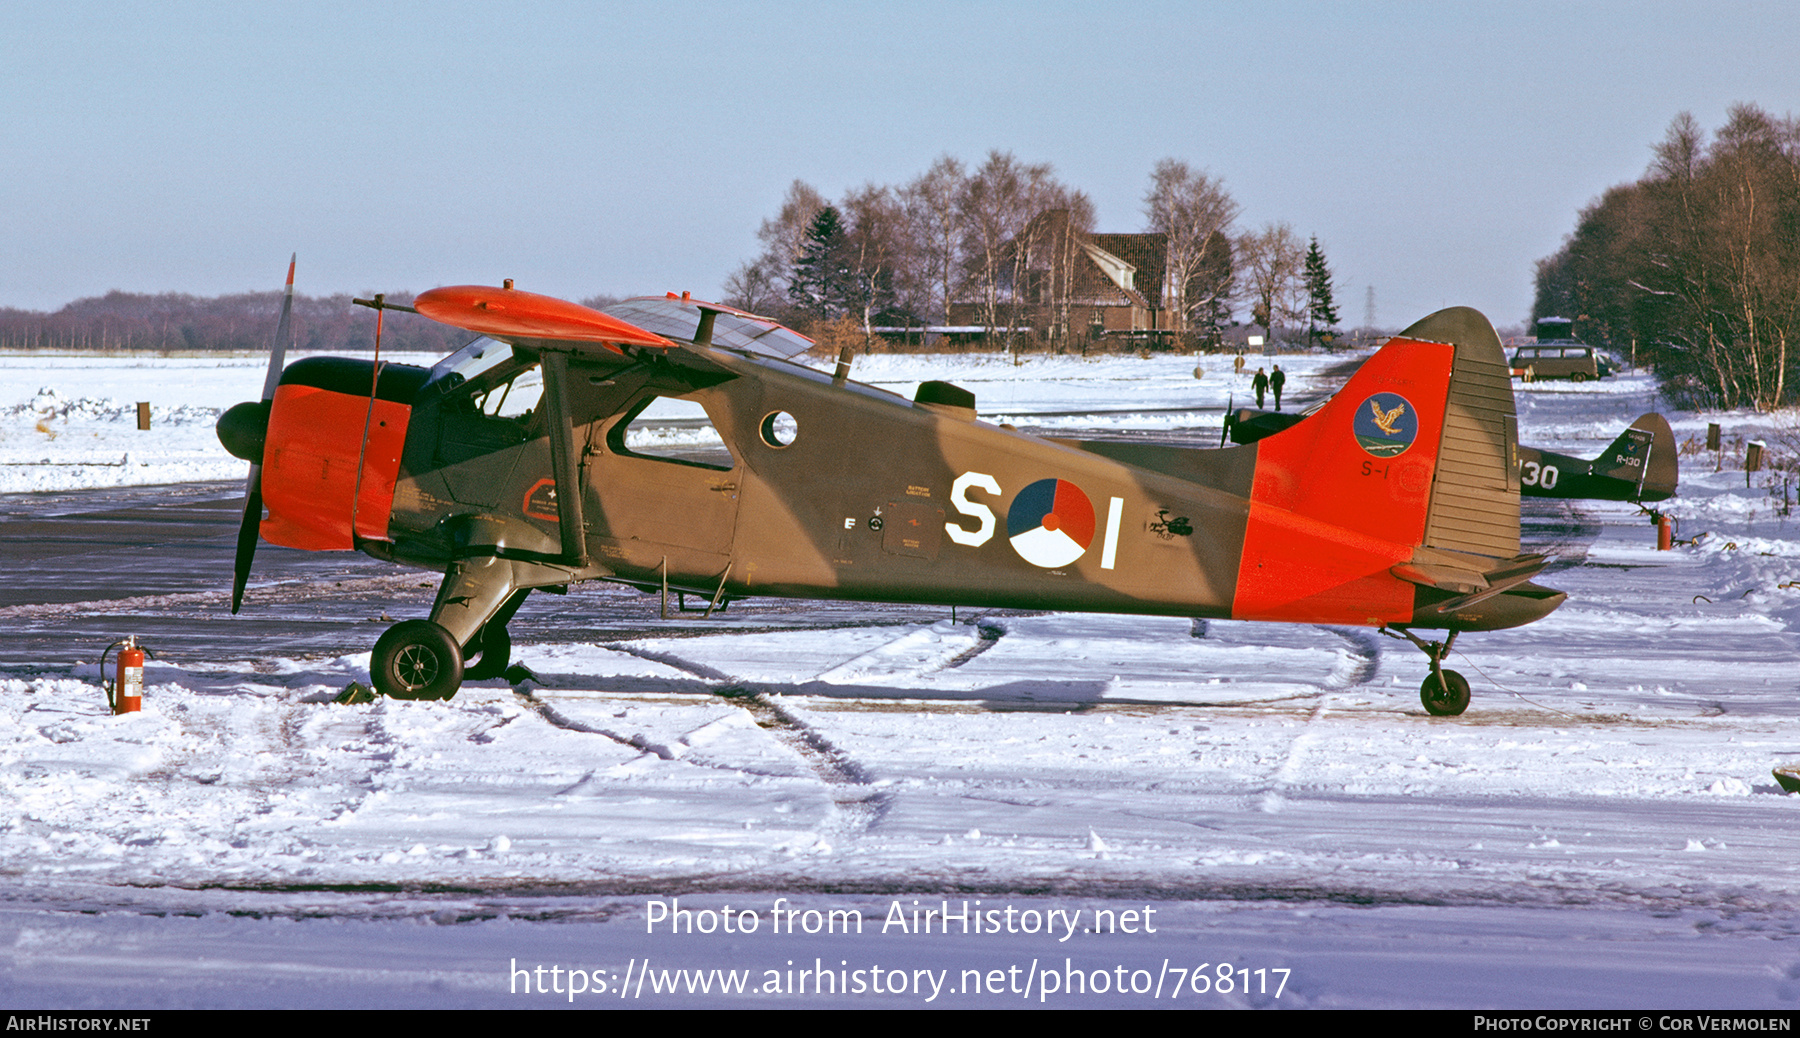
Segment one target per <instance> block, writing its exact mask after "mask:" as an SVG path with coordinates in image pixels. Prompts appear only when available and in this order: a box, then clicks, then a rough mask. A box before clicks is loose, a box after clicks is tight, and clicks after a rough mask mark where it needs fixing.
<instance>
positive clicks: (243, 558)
mask: <svg viewBox="0 0 1800 1038" xmlns="http://www.w3.org/2000/svg"><path fill="white" fill-rule="evenodd" d="M298 258H299V254H298V253H296V254H294V255H293V256H290V257H288V274H287V291H286V294H285V295H284V296H283V298H282V301H281V320H280V322H279V323H278V324H276V326H275V342H274V344H273V345H272V346H270V348H269V373H268V375H266V376H265V377H264V378H263V391H262V399H261V400H260V401H258V402H256V403H242V404H236V405H234V406H232V407H231V408H230V409H229V410H227V411H226V412H225V413H224V414H222V415H220V416H219V425H218V431H219V442H220V443H222V444H224V445H225V449H226V450H227V451H229V452H231V455H232V456H233V457H236V458H242V459H244V460H245V461H248V462H249V463H250V478H249V479H248V480H247V481H246V482H245V484H244V518H243V520H242V521H241V522H240V523H239V524H238V539H237V559H236V564H235V567H234V569H233V572H232V579H231V612H232V614H233V615H235V614H236V613H237V611H238V607H239V606H241V605H242V604H243V601H244V585H245V584H246V583H248V582H249V580H250V560H251V559H252V558H253V557H254V556H255V555H256V541H257V538H258V536H259V535H260V533H261V527H262V513H263V503H262V455H263V441H264V439H265V438H266V437H267V435H268V431H269V405H270V402H271V401H273V400H274V399H275V388H276V387H277V386H279V385H280V384H281V369H282V361H283V359H284V358H285V357H286V356H287V341H288V327H289V324H290V322H291V320H292V318H293V313H294V261H295V260H296V259H298Z"/></svg>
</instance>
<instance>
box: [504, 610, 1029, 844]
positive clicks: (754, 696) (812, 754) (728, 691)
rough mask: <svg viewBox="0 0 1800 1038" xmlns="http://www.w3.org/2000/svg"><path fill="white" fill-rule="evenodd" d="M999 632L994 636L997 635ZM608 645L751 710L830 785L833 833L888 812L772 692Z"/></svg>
mask: <svg viewBox="0 0 1800 1038" xmlns="http://www.w3.org/2000/svg"><path fill="white" fill-rule="evenodd" d="M997 637H998V635H996V638H997ZM608 648H611V649H614V650H616V651H618V652H623V653H626V654H628V655H631V656H636V657H638V658H639V659H644V660H649V661H651V662H653V663H661V664H663V665H664V666H666V667H672V668H674V669H675V670H679V671H682V672H684V673H687V674H692V675H693V676H695V677H697V678H699V679H701V680H703V681H706V682H708V683H709V684H711V685H712V686H713V689H712V691H713V694H714V695H716V696H719V697H720V698H723V699H725V700H727V701H729V702H731V703H732V704H734V705H735V706H737V707H739V708H740V709H742V710H743V711H744V712H745V713H747V714H749V715H750V719H751V720H752V721H754V722H756V726H757V727H758V728H761V729H762V730H763V731H766V732H768V733H769V734H770V735H771V736H772V737H774V738H775V739H776V741H778V742H780V743H781V744H782V745H784V746H786V747H788V748H789V749H790V750H792V751H793V752H794V753H795V754H796V755H798V756H799V757H800V759H801V760H802V761H804V762H805V764H806V766H807V768H808V769H810V770H811V771H812V773H813V774H814V776H816V777H817V778H818V779H819V781H820V782H822V783H824V784H825V785H826V786H827V787H828V788H830V790H831V800H832V804H833V806H834V807H835V808H836V809H837V812H838V817H839V818H840V819H841V820H842V821H841V824H839V825H836V826H832V827H831V828H832V829H833V835H836V836H840V837H843V836H850V837H854V836H860V835H862V834H863V833H865V832H868V831H869V830H870V829H871V828H873V827H874V826H875V825H876V824H878V823H879V822H880V821H881V818H882V817H883V816H884V815H886V814H887V811H888V808H889V807H890V806H891V803H892V797H891V796H890V794H888V793H885V792H882V791H880V790H878V789H876V788H875V785H874V780H873V779H871V778H870V776H869V774H868V772H867V771H865V770H863V768H862V766H861V765H860V764H858V763H857V762H856V761H855V760H854V759H853V758H852V757H851V756H850V755H849V754H848V753H846V752H844V750H843V749H841V748H840V747H838V746H837V745H836V744H834V743H832V741H831V740H830V739H828V738H826V737H825V735H824V733H822V732H820V731H819V730H818V729H817V728H814V727H813V726H811V725H809V724H807V723H806V722H805V721H802V720H800V719H799V718H798V717H795V716H794V715H793V713H792V712H790V711H789V710H787V709H786V708H784V707H783V706H781V705H780V704H779V703H778V702H776V701H775V699H774V697H771V696H770V695H768V694H767V693H766V692H761V691H757V690H755V689H750V688H745V687H744V686H742V685H741V684H737V683H734V682H733V681H732V680H731V679H730V678H729V677H728V676H727V675H725V674H723V673H721V672H719V671H717V670H714V669H713V668H711V667H708V666H706V665H704V664H700V663H694V662H692V661H690V660H686V659H683V658H682V657H680V656H676V655H674V654H673V653H667V652H656V651H652V650H647V649H639V648H635V647H632V646H628V645H618V644H615V645H610V646H608ZM519 695H520V696H521V698H523V699H525V700H526V701H527V702H528V703H529V704H530V705H531V708H532V709H533V710H535V711H536V712H537V713H538V714H539V715H540V716H542V717H543V718H544V719H545V720H546V721H548V722H550V723H551V724H554V725H556V726H558V727H560V728H567V729H569V730H571V731H580V732H587V733H590V734H594V735H601V736H604V737H606V738H609V739H613V740H615V741H617V742H621V743H624V744H625V745H627V746H631V747H634V748H636V749H639V750H643V751H644V752H647V753H657V755H658V756H662V757H664V759H672V755H670V754H669V753H668V752H667V751H666V750H660V749H653V748H651V747H649V746H648V745H647V744H646V741H645V740H644V739H643V737H642V736H631V737H627V736H623V735H620V734H618V733H616V732H609V731H605V730H602V729H598V728H594V727H591V726H588V725H583V724H579V723H578V722H575V721H572V720H570V719H568V718H566V717H563V716H562V715H561V714H559V713H557V712H556V711H555V709H554V708H552V707H551V706H550V705H549V704H547V703H544V702H543V701H542V700H539V699H537V698H536V697H535V696H532V695H530V693H528V692H521V693H519ZM681 759H682V760H686V761H689V762H690V763H696V764H702V765H703V766H706V767H717V768H723V769H726V770H731V771H742V770H743V769H742V768H739V767H734V766H732V765H728V764H724V763H720V762H712V761H706V760H705V759H704V758H701V759H695V758H693V757H687V756H683V757H682V758H681Z"/></svg>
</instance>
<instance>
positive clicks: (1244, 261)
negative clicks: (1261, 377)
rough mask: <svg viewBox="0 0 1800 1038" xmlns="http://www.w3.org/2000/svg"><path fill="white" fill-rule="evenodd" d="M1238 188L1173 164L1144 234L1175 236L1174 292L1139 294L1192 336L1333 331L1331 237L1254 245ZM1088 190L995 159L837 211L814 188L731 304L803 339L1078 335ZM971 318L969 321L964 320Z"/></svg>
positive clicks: (944, 165) (859, 195)
mask: <svg viewBox="0 0 1800 1038" xmlns="http://www.w3.org/2000/svg"><path fill="white" fill-rule="evenodd" d="M1240 213H1241V209H1240V207H1239V205H1238V204H1237V202H1236V200H1234V199H1233V198H1232V196H1231V193H1230V192H1229V191H1228V190H1227V189H1226V187H1225V185H1224V183H1223V182H1222V181H1220V180H1219V179H1218V178H1216V177H1213V176H1211V175H1209V174H1208V173H1206V172H1205V171H1203V170H1196V169H1194V168H1192V167H1191V166H1189V165H1188V164H1187V163H1186V162H1182V161H1180V160H1177V159H1164V160H1162V161H1161V162H1158V163H1157V164H1156V167H1155V168H1154V169H1153V170H1152V171H1151V175H1150V184H1149V187H1148V189H1147V190H1146V191H1145V194H1144V208H1143V214H1144V225H1143V229H1144V231H1145V232H1147V233H1150V234H1159V235H1163V236H1164V238H1165V244H1164V246H1163V247H1164V249H1165V251H1164V253H1163V255H1162V257H1160V262H1159V263H1158V264H1157V266H1158V267H1159V268H1161V269H1163V271H1164V277H1163V284H1161V285H1139V286H1137V288H1138V289H1139V290H1141V291H1143V292H1144V294H1145V295H1146V296H1148V297H1149V298H1151V299H1153V300H1155V301H1156V303H1157V304H1158V305H1159V306H1160V308H1162V309H1165V310H1168V311H1170V312H1172V313H1174V314H1178V315H1179V317H1180V320H1179V321H1178V322H1177V323H1178V326H1179V327H1180V328H1181V329H1183V330H1184V331H1185V332H1186V334H1187V337H1188V338H1189V339H1190V340H1194V341H1198V342H1206V341H1208V340H1210V341H1215V342H1216V341H1217V339H1218V333H1219V330H1220V329H1221V328H1222V327H1224V326H1225V325H1227V324H1229V323H1231V321H1232V320H1233V318H1234V316H1235V314H1236V313H1237V311H1238V310H1239V309H1240V307H1244V306H1247V307H1248V308H1249V311H1250V316H1251V319H1252V321H1253V322H1254V323H1256V324H1260V325H1262V326H1264V327H1265V328H1270V329H1271V331H1273V330H1275V329H1279V328H1282V327H1283V326H1286V327H1289V328H1294V327H1298V326H1307V327H1308V328H1309V329H1311V330H1312V331H1314V332H1319V331H1323V330H1326V329H1330V328H1332V327H1334V326H1335V325H1336V324H1337V323H1338V315H1337V310H1336V306H1335V303H1334V300H1333V298H1332V277H1331V273H1330V269H1329V267H1328V266H1327V264H1326V262H1325V258H1324V254H1323V252H1322V250H1321V249H1320V248H1319V245H1318V241H1317V239H1314V240H1313V242H1312V244H1311V247H1310V249H1309V248H1307V247H1306V246H1303V245H1302V244H1301V242H1300V239H1299V237H1298V236H1297V235H1296V234H1295V233H1294V231H1293V228H1292V227H1291V226H1290V225H1288V224H1286V223H1271V224H1268V225H1266V226H1264V227H1262V228H1259V229H1257V230H1254V231H1248V232H1243V233H1240V232H1239V231H1238V230H1237V227H1236V223H1237V219H1238V216H1239V215H1240ZM1094 219H1095V218H1094V205H1093V201H1092V200H1091V199H1090V198H1089V197H1088V195H1087V193H1086V192H1084V191H1081V190H1080V189H1078V188H1075V187H1073V186H1071V185H1069V184H1066V183H1064V182H1063V181H1062V180H1060V179H1059V178H1058V177H1057V176H1056V173H1055V170H1054V169H1053V168H1052V167H1051V166H1050V164H1048V163H1027V162H1021V161H1019V160H1018V159H1017V158H1015V157H1014V156H1013V155H1012V154H1011V153H1010V152H1003V151H998V150H995V151H991V152H989V153H988V156H987V158H986V160H985V161H984V162H982V163H981V164H980V165H979V166H975V167H972V168H971V167H969V166H966V165H965V164H964V163H963V162H962V161H961V160H959V159H957V158H955V157H953V156H949V155H945V156H943V157H941V158H939V159H938V160H937V161H936V162H934V163H933V164H932V165H931V167H930V168H929V169H927V170H925V171H924V172H923V173H921V174H919V175H918V176H916V177H914V178H913V179H912V180H909V181H907V182H905V183H902V184H899V185H879V184H874V183H869V184H865V185H863V186H861V187H858V188H855V189H852V190H850V191H849V192H847V193H846V194H845V195H844V197H843V198H842V199H840V200H838V201H836V202H832V201H829V200H828V199H826V197H825V196H824V195H823V194H821V193H820V192H819V191H818V189H816V188H814V187H813V186H811V185H810V184H807V183H806V182H805V181H802V180H795V181H794V182H793V184H792V185H791V186H790V187H789V188H788V191H787V195H786V197H785V198H784V200H783V201H782V205H781V208H780V210H779V211H778V212H777V213H776V214H775V215H774V216H772V217H770V218H769V219H766V220H764V221H763V222H762V226H761V228H760V229H759V230H758V232H757V237H758V239H759V240H760V241H761V243H762V246H763V247H762V252H761V253H760V254H759V255H758V256H756V257H755V258H753V259H750V260H747V261H745V262H744V263H743V264H742V265H740V266H739V267H738V268H737V269H736V270H735V271H733V272H732V274H731V276H730V277H729V278H728V279H727V280H726V282H725V296H724V299H723V301H724V302H726V303H729V304H731V305H733V306H738V307H742V308H743V309H746V310H751V311H754V312H757V313H764V314H769V315H771V316H775V317H778V318H781V319H783V320H784V321H787V322H789V323H793V324H795V325H796V326H799V327H802V328H803V329H811V330H815V331H816V330H817V329H819V328H820V326H822V325H827V324H830V323H832V322H853V323H854V324H855V325H856V326H858V327H859V328H860V330H861V333H862V334H863V336H865V337H867V336H869V335H871V334H872V333H873V332H874V329H875V328H876V327H878V326H900V325H904V326H908V327H913V326H927V325H934V326H947V325H973V326H978V327H980V328H981V329H982V330H983V331H984V332H985V333H986V335H987V336H988V337H989V338H990V339H993V338H996V337H999V338H1002V339H1004V340H1011V339H1013V338H1015V337H1016V336H1017V334H1019V332H1020V331H1021V329H1022V327H1023V326H1024V325H1025V324H1027V323H1030V322H1028V321H1027V315H1028V314H1031V315H1035V316H1036V317H1037V318H1039V319H1040V322H1041V324H1042V325H1043V326H1041V327H1037V328H1035V329H1033V331H1032V334H1036V335H1046V334H1047V335H1049V336H1050V337H1053V338H1054V337H1056V336H1057V335H1059V334H1061V335H1067V334H1071V333H1072V332H1073V331H1075V330H1076V329H1075V328H1074V327H1073V325H1072V322H1071V320H1070V313H1069V311H1070V309H1071V307H1072V306H1073V305H1074V304H1075V303H1076V302H1077V300H1076V299H1075V293H1076V283H1075V281H1076V279H1075V278H1073V277H1071V276H1070V275H1068V274H1067V272H1068V271H1069V270H1071V269H1072V267H1073V266H1074V264H1075V263H1076V262H1077V261H1079V259H1080V255H1081V253H1082V252H1084V251H1085V247H1086V246H1087V245H1089V244H1091V243H1092V242H1093V241H1094V240H1095V237H1096V232H1095V228H1094ZM959 318H960V319H959Z"/></svg>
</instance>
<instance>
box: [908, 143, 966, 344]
mask: <svg viewBox="0 0 1800 1038" xmlns="http://www.w3.org/2000/svg"><path fill="white" fill-rule="evenodd" d="M967 178H968V177H967V174H965V173H964V172H963V165H962V163H961V162H959V161H958V160H956V159H954V158H952V157H950V156H949V155H944V156H941V157H940V158H939V159H938V160H937V161H936V162H934V163H932V164H931V168H930V169H928V170H926V171H925V172H924V173H921V174H920V175H919V176H918V178H917V179H915V180H913V182H912V183H910V184H907V185H906V186H905V187H903V188H901V189H900V192H899V201H900V207H901V211H902V213H903V215H904V217H905V220H906V237H907V241H908V248H907V249H906V257H905V259H904V260H903V261H902V263H901V265H900V268H899V270H898V271H897V273H898V274H899V285H898V286H897V287H898V289H899V291H900V293H901V295H902V298H903V299H904V300H905V301H906V304H907V306H908V308H909V309H912V310H914V311H916V312H917V313H919V314H920V315H921V316H925V315H935V316H937V317H938V318H939V320H941V321H943V322H945V323H948V322H949V320H950V301H951V300H952V299H953V298H955V296H956V290H957V288H958V285H959V283H960V280H961V270H962V258H963V257H962V225H961V223H960V218H959V215H958V212H957V199H958V198H960V197H961V195H962V191H963V182H964V181H965V180H966V179H967Z"/></svg>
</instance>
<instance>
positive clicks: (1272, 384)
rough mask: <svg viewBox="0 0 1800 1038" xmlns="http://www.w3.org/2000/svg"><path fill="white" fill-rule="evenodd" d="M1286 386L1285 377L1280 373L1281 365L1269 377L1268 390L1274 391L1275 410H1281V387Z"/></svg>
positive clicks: (1276, 366)
mask: <svg viewBox="0 0 1800 1038" xmlns="http://www.w3.org/2000/svg"><path fill="white" fill-rule="evenodd" d="M1285 385H1287V376H1286V375H1283V374H1282V373H1281V365H1279V364H1277V365H1275V370H1274V372H1273V373H1271V374H1270V375H1269V388H1270V389H1272V390H1274V391H1275V410H1277V411H1279V410H1281V387H1282V386H1285Z"/></svg>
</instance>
